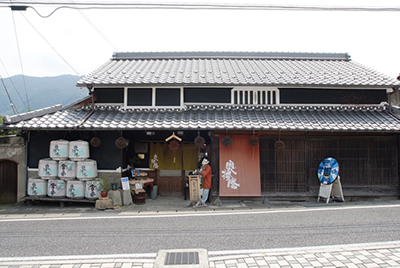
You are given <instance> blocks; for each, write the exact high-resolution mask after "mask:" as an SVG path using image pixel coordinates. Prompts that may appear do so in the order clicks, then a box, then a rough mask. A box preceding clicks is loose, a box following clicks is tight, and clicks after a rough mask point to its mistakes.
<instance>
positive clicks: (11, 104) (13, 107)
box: [0, 75, 19, 114]
mask: <svg viewBox="0 0 400 268" xmlns="http://www.w3.org/2000/svg"><path fill="white" fill-rule="evenodd" d="M0 79H1V83H2V84H3V86H4V89H5V90H6V93H7V96H8V100H9V102H10V106H11V108H12V109H13V111H14V114H19V112H18V110H17V107H15V105H14V103H13V101H12V99H11V96H10V93H9V92H8V90H7V87H6V84H5V83H4V80H3V77H2V76H1V75H0Z"/></svg>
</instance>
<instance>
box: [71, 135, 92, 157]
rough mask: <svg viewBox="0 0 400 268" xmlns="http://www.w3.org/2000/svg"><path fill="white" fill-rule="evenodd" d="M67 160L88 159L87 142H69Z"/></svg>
mask: <svg viewBox="0 0 400 268" xmlns="http://www.w3.org/2000/svg"><path fill="white" fill-rule="evenodd" d="M69 158H70V159H71V160H74V161H80V160H85V159H88V158H89V143H88V142H87V141H82V140H78V141H70V142H69Z"/></svg>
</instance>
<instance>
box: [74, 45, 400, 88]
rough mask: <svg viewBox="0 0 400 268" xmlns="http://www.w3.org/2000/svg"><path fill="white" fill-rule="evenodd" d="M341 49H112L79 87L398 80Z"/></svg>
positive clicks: (378, 84) (379, 84)
mask: <svg viewBox="0 0 400 268" xmlns="http://www.w3.org/2000/svg"><path fill="white" fill-rule="evenodd" d="M399 84H400V83H399V81H397V80H396V79H395V78H390V77H387V76H385V75H383V74H380V73H378V72H376V71H374V70H371V69H369V68H367V67H365V66H363V65H361V64H358V63H356V62H353V61H351V60H350V56H349V55H348V54H345V53H341V54H340V53H274V52H143V53H140V52H138V53H134V52H132V53H128V52H125V53H115V54H114V55H113V58H111V59H110V60H109V61H108V62H106V63H105V64H103V65H102V66H100V67H99V68H97V69H96V70H95V71H93V72H92V73H90V74H88V75H86V76H85V77H84V78H82V79H81V80H79V81H78V86H81V87H86V86H87V85H93V86H138V85H139V86H146V85H148V86H151V85H159V86H161V85H167V86H169V85H175V86H184V85H186V86H211V85H213V86H215V85H217V86H235V85H237V86H240V85H242V86H243V85H244V86H246V85H247V86H281V87H284V86H298V85H305V86H332V87H335V86H338V87H340V86H351V87H374V88H388V87H393V86H395V85H399Z"/></svg>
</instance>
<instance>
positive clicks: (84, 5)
mask: <svg viewBox="0 0 400 268" xmlns="http://www.w3.org/2000/svg"><path fill="white" fill-rule="evenodd" d="M5 4H7V7H11V9H12V10H26V9H27V8H28V7H29V8H32V9H34V10H35V12H36V13H37V14H38V15H39V16H41V17H43V18H47V17H49V16H51V15H52V14H54V12H56V11H57V10H59V9H62V8H69V9H194V10H218V9H223V10H286V11H368V12H398V11H400V7H389V6H388V7H367V6H365V7H362V6H356V7H354V6H315V5H313V6H301V5H261V4H231V3H155V2H154V3H140V2H136V3H129V2H95V3H94V2H73V3H71V2H40V1H37V2H26V1H16V2H12V4H13V5H12V6H9V4H10V2H8V1H0V7H1V5H5ZM20 5H24V6H20ZM32 5H36V6H58V7H56V8H55V9H54V10H53V11H52V12H51V13H50V14H49V15H41V14H40V13H39V12H38V11H37V10H36V9H35V7H33V6H32ZM3 7H4V6H3Z"/></svg>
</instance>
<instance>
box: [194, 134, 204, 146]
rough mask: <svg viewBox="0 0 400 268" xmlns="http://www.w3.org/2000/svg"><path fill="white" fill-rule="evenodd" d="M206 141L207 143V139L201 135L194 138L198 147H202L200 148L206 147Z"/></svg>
mask: <svg viewBox="0 0 400 268" xmlns="http://www.w3.org/2000/svg"><path fill="white" fill-rule="evenodd" d="M204 143H206V141H205V140H204V138H203V137H201V136H197V137H196V138H195V139H194V144H195V145H196V146H197V147H200V148H202V147H204Z"/></svg>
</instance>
